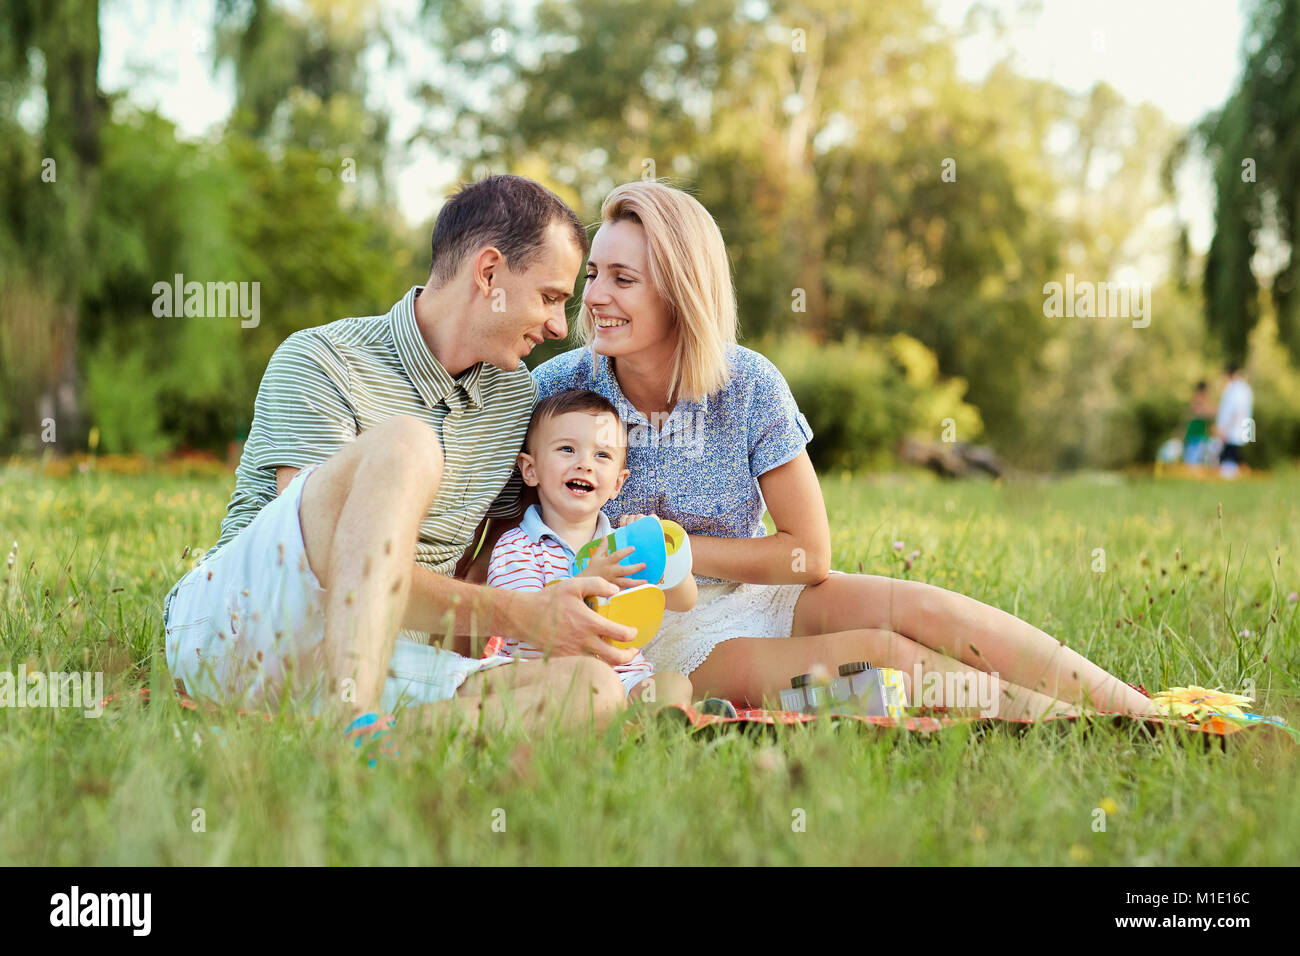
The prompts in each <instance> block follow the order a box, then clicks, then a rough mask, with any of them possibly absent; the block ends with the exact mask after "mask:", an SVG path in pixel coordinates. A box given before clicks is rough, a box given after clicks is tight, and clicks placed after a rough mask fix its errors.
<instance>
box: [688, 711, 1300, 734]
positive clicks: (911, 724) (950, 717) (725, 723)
mask: <svg viewBox="0 0 1300 956" xmlns="http://www.w3.org/2000/svg"><path fill="white" fill-rule="evenodd" d="M665 709H668V708H665ZM674 709H675V710H678V711H680V712H681V714H682V717H683V718H684V720H685V722H686V723H687V724H688V725H689V726H691V727H692V728H694V729H696V730H704V729H713V730H741V729H745V728H749V727H763V726H766V727H775V726H798V725H803V724H810V723H813V722H815V721H818V720H829V721H833V722H848V723H853V724H860V725H863V726H866V727H874V728H878V729H881V730H895V729H897V730H903V731H906V732H908V733H915V734H933V733H938V732H939V731H941V730H946V729H947V728H949V727H957V726H963V725H972V724H974V725H977V726H982V727H1002V728H1005V729H1010V730H1023V729H1026V728H1028V727H1032V726H1034V725H1036V724H1052V723H1062V726H1068V725H1069V724H1071V723H1073V722H1075V721H1080V720H1083V721H1089V722H1091V723H1093V724H1094V725H1095V724H1100V723H1109V724H1112V725H1114V726H1120V725H1124V724H1130V725H1138V726H1142V727H1145V728H1146V729H1148V730H1150V731H1152V732H1156V731H1160V730H1182V731H1187V732H1189V733H1192V734H1202V735H1205V736H1206V737H1207V738H1213V739H1218V740H1223V739H1226V738H1229V737H1231V736H1233V735H1234V734H1239V733H1241V732H1243V731H1246V730H1251V729H1254V728H1258V729H1261V730H1262V729H1263V728H1269V730H1270V731H1271V732H1278V733H1282V734H1284V735H1286V736H1288V737H1290V738H1291V740H1292V741H1295V742H1300V732H1298V731H1296V730H1295V729H1294V728H1292V727H1289V726H1287V725H1286V724H1284V723H1281V722H1277V721H1276V719H1274V718H1266V719H1255V720H1233V719H1231V718H1224V717H1217V716H1216V717H1210V718H1208V719H1205V720H1201V721H1196V720H1187V719H1184V718H1178V717H1130V716H1127V715H1125V714H1091V715H1088V716H1076V717H1044V718H1042V719H1039V720H1032V719H1029V718H1013V717H984V716H980V715H978V714H970V713H961V712H955V711H945V710H944V709H942V708H936V707H931V708H913V709H914V710H917V711H921V710H925V711H928V713H917V714H915V715H912V716H907V717H902V718H897V717H868V716H864V715H862V714H854V713H841V712H837V711H834V710H830V711H827V712H826V713H824V714H806V713H802V712H799V711H787V710H763V709H762V708H758V707H747V708H740V707H737V708H736V716H735V717H722V716H720V715H717V714H702V713H700V712H699V711H697V710H695V709H694V708H693V707H676V708H674Z"/></svg>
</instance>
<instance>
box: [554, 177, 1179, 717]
mask: <svg viewBox="0 0 1300 956" xmlns="http://www.w3.org/2000/svg"><path fill="white" fill-rule="evenodd" d="M601 219H602V224H601V226H600V229H599V231H598V232H597V233H596V236H595V238H594V239H593V241H592V247H591V256H590V260H589V262H588V266H587V280H586V286H585V289H584V291H583V298H582V310H581V313H580V315H579V317H578V320H577V335H578V338H579V340H580V341H581V342H582V343H584V344H587V345H588V347H586V348H579V349H575V350H573V351H570V352H566V353H564V354H562V355H559V356H556V357H555V358H553V359H551V360H550V361H548V362H546V363H544V364H543V365H541V366H539V367H538V368H537V369H536V370H535V371H534V375H535V376H536V378H537V381H538V384H539V387H540V391H541V394H542V395H543V396H546V395H550V394H553V393H555V392H558V391H562V390H564V389H568V388H587V389H591V390H593V391H596V392H599V393H600V394H602V395H604V396H605V397H607V398H608V399H610V400H611V401H612V402H613V403H614V405H615V406H616V407H617V408H618V409H619V411H620V414H621V415H622V416H623V418H624V420H625V421H626V422H627V424H628V429H629V455H628V467H629V468H630V469H631V472H632V474H631V477H630V478H629V479H628V481H627V483H626V484H625V485H624V487H623V491H622V493H621V494H620V495H619V496H618V497H617V498H615V499H614V500H613V501H611V502H609V504H608V505H606V507H605V512H606V514H607V515H608V517H609V518H610V520H611V521H613V522H615V523H617V522H618V521H619V520H620V519H621V518H623V517H624V516H628V515H635V514H639V513H647V514H657V515H659V516H661V517H663V518H669V519H672V520H674V521H677V522H678V523H680V524H681V525H682V526H683V527H684V528H685V529H686V530H687V532H689V533H690V535H691V550H692V552H693V554H694V560H695V573H696V575H697V579H698V582H699V584H700V588H699V600H698V603H697V605H696V607H695V609H693V610H691V611H688V612H683V613H674V612H667V613H666V614H665V620H664V624H663V627H662V628H661V629H660V632H659V634H658V635H657V636H656V637H655V639H654V640H653V641H651V642H650V644H648V645H647V646H646V647H645V649H644V651H645V654H646V656H647V657H648V658H649V659H650V660H651V661H652V662H653V663H654V664H655V667H656V669H658V670H665V671H667V670H673V671H678V672H680V673H683V674H687V675H689V676H690V678H691V680H692V681H693V682H694V684H695V687H696V690H697V691H698V692H699V693H701V694H709V695H716V696H719V697H725V698H729V699H731V700H736V701H745V702H747V703H751V704H758V703H760V702H762V701H763V700H764V699H769V700H770V699H771V698H773V697H775V696H776V694H777V692H778V691H779V690H780V689H781V688H784V687H787V686H789V681H790V678H791V677H793V676H794V675H797V674H802V673H806V672H808V671H809V670H810V669H812V668H813V667H815V666H817V665H821V666H822V667H825V668H828V669H829V670H830V671H831V673H834V671H835V668H836V667H837V666H838V665H839V664H841V663H844V662H847V661H853V660H867V661H870V662H871V663H872V664H874V665H876V666H888V667H895V668H898V669H899V670H901V671H902V672H903V674H904V676H905V682H906V683H907V684H908V685H909V686H908V691H909V698H910V699H911V700H913V701H916V696H915V694H916V690H918V689H917V688H912V687H911V686H910V684H911V680H912V677H913V674H914V673H916V672H917V670H916V669H917V668H919V669H920V672H921V673H922V674H925V675H927V677H928V675H931V674H937V675H940V676H941V675H943V674H946V673H949V672H954V671H955V672H963V673H965V674H966V675H968V676H969V679H972V680H979V679H981V678H980V677H979V675H980V674H981V673H984V674H988V673H990V672H996V673H997V674H998V675H999V679H998V681H997V684H998V686H999V687H1000V691H1001V703H1000V707H999V709H998V713H1000V714H1001V715H1002V716H1010V717H1021V716H1041V715H1044V714H1048V713H1053V714H1070V713H1076V712H1077V708H1079V707H1082V706H1084V705H1087V706H1090V707H1094V708H1098V709H1101V710H1109V711H1121V712H1127V713H1148V712H1151V711H1152V710H1153V708H1152V707H1151V703H1150V701H1149V700H1148V699H1147V698H1146V697H1145V696H1143V695H1142V694H1141V693H1140V692H1138V691H1136V690H1134V689H1133V688H1131V687H1129V686H1128V685H1126V684H1125V683H1124V682H1123V681H1121V680H1119V679H1117V678H1115V677H1113V676H1112V675H1110V674H1108V673H1106V671H1104V670H1102V669H1101V668H1100V667H1098V666H1097V665H1095V664H1093V663H1091V662H1090V661H1088V660H1086V659H1085V658H1083V657H1082V656H1080V655H1079V654H1077V653H1076V652H1074V651H1072V650H1070V649H1069V648H1067V647H1065V646H1064V645H1063V644H1062V643H1060V642H1058V641H1057V640H1056V639H1055V638H1053V637H1050V636H1049V635H1047V634H1045V633H1044V632H1042V631H1040V630H1039V629H1038V628H1036V627H1033V626H1032V625H1030V624H1028V623H1026V622H1024V621H1021V620H1019V619H1017V618H1015V617H1013V616H1012V615H1010V614H1007V613H1005V612H1003V611H999V610H997V609H995V608H992V607H989V606H988V605H985V604H982V603H980V602H979V601H976V600H974V599H972V598H969V597H965V596H963V595H960V594H956V593H953V592H951V591H947V590H944V589H942V588H938V587H934V586H932V585H928V584H923V583H920V582H915V581H898V580H891V579H889V578H884V577H878V576H874V575H863V574H842V573H839V572H831V571H830V530H829V527H828V524H827V519H826V506H825V503H824V501H823V499H822V494H821V488H820V486H819V484H818V480H817V475H816V473H815V472H814V470H813V467H812V463H811V462H810V461H809V458H808V454H807V452H806V451H805V450H804V446H805V445H806V444H807V442H808V440H809V439H811V437H812V431H811V429H810V428H809V427H808V423H807V421H806V420H805V419H804V417H803V415H802V414H800V413H799V410H798V408H797V407H796V405H795V402H794V398H793V397H792V395H791V394H790V389H789V387H788V385H787V384H786V382H785V379H784V378H783V377H782V376H781V373H780V372H779V371H777V369H776V367H775V366H773V365H772V363H771V362H769V361H768V360H767V359H766V358H764V357H763V356H761V355H759V354H758V353H756V352H753V351H751V350H749V349H746V348H743V347H740V346H738V345H736V303H735V294H734V291H733V289H732V285H731V278H730V272H729V268H728V262H727V255H726V249H725V247H724V245H723V241H722V234H721V233H720V232H719V230H718V228H717V225H716V224H715V223H714V221H713V219H712V218H711V217H710V216H709V214H708V212H707V211H706V210H705V209H704V207H703V206H701V205H700V204H699V202H697V201H696V200H695V199H694V198H693V197H691V196H689V195H688V194H687V193H685V192H682V191H681V190H678V189H675V188H673V187H671V186H667V185H665V184H662V183H657V182H634V183H628V184H626V185H623V186H620V187H618V188H617V189H615V190H614V191H613V192H612V193H610V195H609V196H608V197H607V198H606V200H605V202H604V204H603V206H602V208H601ZM765 505H766V509H767V511H768V512H769V513H770V514H771V516H772V521H773V523H774V524H775V527H776V531H775V533H774V534H771V535H765V534H764V531H763V524H762V515H763V510H764V506H765ZM985 680H987V678H985ZM962 683H963V682H958V681H955V680H953V679H945V680H942V681H939V682H934V683H932V682H931V681H930V680H929V679H927V680H926V685H927V687H933V686H935V684H938V685H939V686H942V687H944V688H946V689H948V691H949V692H952V691H953V690H955V689H956V688H957V687H959V686H960V685H961V684H962ZM965 686H968V687H969V686H976V685H974V684H965ZM945 703H946V704H948V705H950V706H951V705H957V704H961V703H963V701H960V700H951V699H946V700H945ZM969 703H973V701H972V702H969Z"/></svg>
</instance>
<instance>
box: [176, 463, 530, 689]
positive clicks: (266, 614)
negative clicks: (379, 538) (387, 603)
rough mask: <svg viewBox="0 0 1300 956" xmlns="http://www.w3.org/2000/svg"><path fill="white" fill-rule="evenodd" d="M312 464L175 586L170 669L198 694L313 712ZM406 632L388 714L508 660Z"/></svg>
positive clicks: (316, 675)
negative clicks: (303, 509)
mask: <svg viewBox="0 0 1300 956" xmlns="http://www.w3.org/2000/svg"><path fill="white" fill-rule="evenodd" d="M313 470H314V466H313V467H309V468H304V469H303V470H302V471H300V472H299V473H298V474H297V475H295V476H294V478H293V480H292V481H291V482H289V486H288V487H287V488H285V489H284V492H283V493H282V494H281V495H280V496H279V497H278V498H276V499H275V500H274V501H271V502H269V503H268V504H267V505H266V506H265V507H264V508H262V510H261V511H259V512H258V513H257V515H256V517H254V518H253V520H252V521H251V522H249V523H248V525H247V526H246V527H245V528H244V529H243V530H242V531H240V533H239V534H238V535H237V536H236V537H235V538H234V539H232V540H231V541H229V542H227V543H226V544H225V545H224V546H223V547H222V548H221V550H219V551H217V552H216V553H215V554H213V555H212V556H211V557H210V558H208V559H207V560H206V561H204V562H203V563H201V564H199V565H198V566H197V567H195V568H194V569H192V570H191V571H190V572H189V573H188V574H186V575H185V576H184V577H183V578H181V579H180V581H179V582H177V584H176V586H175V587H173V588H172V590H171V592H170V593H169V594H168V595H167V600H166V602H165V604H164V606H163V626H164V627H165V628H166V632H167V643H166V657H167V666H168V667H169V668H170V669H171V672H172V675H173V676H175V677H178V678H180V679H181V681H183V682H184V685H185V690H186V691H187V692H188V693H189V694H190V695H191V696H193V697H198V698H204V699H209V700H214V701H221V702H226V703H234V704H237V705H239V706H243V707H248V708H255V709H262V708H266V707H268V706H271V707H275V706H278V704H279V702H280V701H281V700H282V699H284V698H285V695H286V692H287V694H288V696H289V697H290V698H291V699H292V700H294V701H295V702H296V703H298V704H301V705H304V706H306V707H307V708H308V709H309V710H311V711H315V710H317V709H318V707H319V705H320V698H321V693H322V689H323V686H324V679H325V660H324V637H325V591H324V589H322V588H321V586H320V584H319V583H318V582H317V580H316V575H315V574H313V573H312V570H311V567H310V566H309V565H308V564H307V552H306V548H305V547H304V545H303V542H302V525H301V524H300V522H299V520H298V505H299V502H300V501H301V500H302V489H303V486H304V484H305V482H306V480H307V477H308V476H309V475H310V474H311V473H312V471H313ZM415 638H416V635H414V634H411V633H409V632H403V633H402V634H401V635H399V636H398V640H397V644H396V646H395V647H394V649H393V656H392V659H391V660H390V662H389V665H388V673H389V676H388V677H387V679H386V680H385V681H384V691H383V699H382V703H381V706H382V707H383V709H384V711H385V712H386V713H391V712H392V711H394V710H396V709H398V708H399V707H400V706H403V705H405V704H423V703H432V702H434V701H439V700H447V699H448V698H450V697H452V696H453V695H455V693H456V690H457V688H459V687H460V685H461V684H462V683H464V682H465V679H466V678H468V677H469V676H470V675H471V674H475V673H477V672H479V671H481V670H485V669H486V668H489V667H496V666H499V665H501V664H505V663H507V662H509V661H510V660H511V659H510V658H508V657H490V658H487V659H483V660H474V659H471V658H468V657H462V656H461V655H459V654H455V653H453V652H451V651H446V650H443V649H442V648H439V647H433V646H431V645H430V644H428V643H424V642H421V641H418V640H416V639H415Z"/></svg>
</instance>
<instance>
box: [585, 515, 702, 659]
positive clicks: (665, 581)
mask: <svg viewBox="0 0 1300 956" xmlns="http://www.w3.org/2000/svg"><path fill="white" fill-rule="evenodd" d="M634 529H635V530H636V531H637V532H638V533H639V537H638V536H630V537H628V538H618V539H615V535H614V534H611V535H609V536H608V538H609V539H610V540H609V542H608V544H607V547H609V548H611V549H612V550H614V551H617V550H618V549H619V548H624V547H627V546H628V545H629V544H632V545H634V546H635V547H636V548H637V551H635V552H633V553H632V554H631V555H629V556H628V557H626V558H624V559H623V563H624V564H638V563H642V562H644V563H646V564H648V565H650V566H651V567H653V568H658V567H660V566H662V567H663V574H662V575H661V576H659V578H658V579H657V580H656V581H655V582H652V583H646V584H638V585H636V586H635V587H631V588H628V589H627V590H626V591H620V592H619V593H618V594H615V595H614V596H613V597H612V598H597V597H590V598H587V604H588V606H589V607H590V608H591V609H592V610H593V611H595V612H596V613H597V614H599V615H600V616H601V617H606V618H609V619H610V620H611V621H614V622H615V623H618V624H625V625H627V626H628V627H635V628H636V640H633V641H610V642H609V643H610V644H613V645H614V646H615V647H619V648H625V647H636V648H640V647H644V646H645V645H647V644H649V643H650V641H651V640H652V639H653V638H654V636H655V634H657V633H658V632H659V625H660V624H662V623H663V620H664V591H667V590H670V589H672V588H675V587H676V586H677V585H679V584H681V583H682V581H684V580H686V575H688V574H690V573H691V541H690V538H689V537H688V536H687V534H686V529H685V528H683V527H682V526H681V525H679V524H678V523H677V522H676V521H665V520H662V519H660V518H656V517H654V516H653V515H651V516H647V517H644V518H640V519H638V520H637V521H634V522H633V523H632V524H630V525H626V526H625V527H623V528H620V529H619V532H616V534H617V533H620V532H631V531H633V530H634ZM655 529H657V530H658V532H659V533H661V534H662V535H663V550H662V551H659V549H658V534H653V535H652V534H650V532H651V531H654V530H655ZM600 540H602V539H599V538H598V539H597V540H596V541H593V542H591V543H590V544H587V545H584V546H583V548H582V549H581V550H580V551H579V552H578V554H577V556H576V557H575V560H574V562H573V573H574V574H578V573H580V572H581V571H582V568H583V567H585V565H586V560H587V559H588V558H589V557H590V554H591V551H592V549H593V548H594V547H595V545H596V543H597V541H600ZM643 549H644V550H643ZM647 572H650V568H646V569H644V570H642V571H640V572H638V573H637V574H635V575H629V577H640V576H642V575H645V574H646V573H647Z"/></svg>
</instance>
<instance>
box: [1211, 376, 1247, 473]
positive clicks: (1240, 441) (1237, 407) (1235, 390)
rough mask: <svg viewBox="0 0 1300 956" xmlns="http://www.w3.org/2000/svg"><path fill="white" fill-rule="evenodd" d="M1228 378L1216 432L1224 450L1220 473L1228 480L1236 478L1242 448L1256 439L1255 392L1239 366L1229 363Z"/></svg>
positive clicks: (1220, 455) (1220, 457) (1215, 425)
mask: <svg viewBox="0 0 1300 956" xmlns="http://www.w3.org/2000/svg"><path fill="white" fill-rule="evenodd" d="M1224 376H1225V378H1226V384H1225V385H1224V387H1223V395H1222V396H1221V397H1220V398H1219V415H1218V417H1217V418H1216V419H1215V422H1214V431H1215V434H1217V435H1218V436H1219V438H1220V440H1222V442H1223V451H1222V452H1220V453H1219V474H1220V475H1222V476H1223V477H1224V478H1235V477H1237V469H1238V467H1239V466H1240V464H1241V446H1242V445H1244V444H1245V443H1246V442H1248V441H1251V440H1252V439H1253V438H1254V437H1255V436H1254V434H1253V432H1254V428H1255V423H1254V421H1253V420H1252V419H1251V415H1252V413H1253V410H1254V406H1255V393H1254V392H1253V391H1251V388H1250V385H1249V384H1247V382H1246V379H1245V378H1244V377H1243V376H1242V374H1241V369H1240V368H1238V367H1237V366H1236V365H1234V364H1232V363H1229V364H1228V365H1227V366H1226V368H1225V369H1224Z"/></svg>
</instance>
